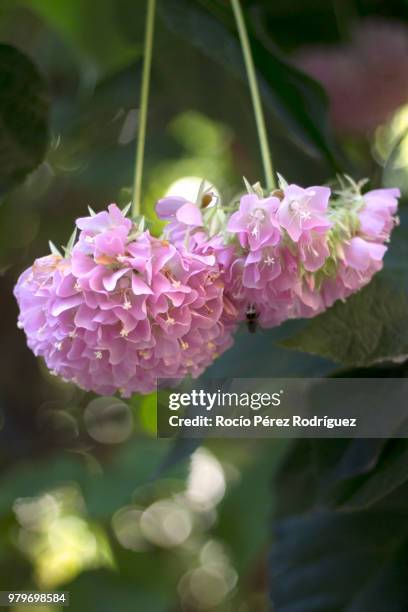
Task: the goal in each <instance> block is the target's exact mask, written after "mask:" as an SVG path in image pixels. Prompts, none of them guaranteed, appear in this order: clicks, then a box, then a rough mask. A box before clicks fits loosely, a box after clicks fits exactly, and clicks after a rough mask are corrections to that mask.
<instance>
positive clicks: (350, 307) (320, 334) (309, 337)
mask: <svg viewBox="0 0 408 612" xmlns="http://www.w3.org/2000/svg"><path fill="white" fill-rule="evenodd" d="M282 346H284V347H286V348H292V349H296V350H300V351H306V352H308V353H312V354H314V355H321V356H322V357H326V358H328V359H332V360H333V361H338V362H340V363H343V364H345V365H348V366H368V365H371V364H373V363H376V362H379V361H385V360H387V359H393V358H395V357H399V356H402V355H407V354H408V301H407V297H406V294H405V293H404V292H403V291H398V290H397V289H396V288H395V287H393V286H392V285H390V284H389V283H388V282H386V280H384V279H382V278H378V279H374V280H373V281H372V282H371V283H370V284H369V285H368V286H367V287H365V288H364V289H363V290H361V291H359V292H358V293H356V294H355V295H352V296H351V297H350V298H348V300H347V301H346V302H345V303H343V302H336V304H334V306H332V307H331V308H329V310H327V311H326V312H325V313H323V314H322V315H320V316H318V317H316V318H315V319H312V320H311V321H310V322H309V323H308V324H307V325H306V327H305V328H304V329H302V330H301V331H300V332H299V333H297V334H296V335H294V336H292V337H290V338H287V339H286V340H284V341H283V342H282Z"/></svg>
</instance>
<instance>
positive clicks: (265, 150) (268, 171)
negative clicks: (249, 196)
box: [231, 0, 276, 190]
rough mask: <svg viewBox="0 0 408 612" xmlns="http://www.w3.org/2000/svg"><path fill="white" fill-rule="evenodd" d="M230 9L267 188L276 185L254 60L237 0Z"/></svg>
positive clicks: (232, 1)
mask: <svg viewBox="0 0 408 612" xmlns="http://www.w3.org/2000/svg"><path fill="white" fill-rule="evenodd" d="M231 4H232V10H233V12H234V16H235V21H236V24H237V29H238V34H239V39H240V42H241V48H242V53H243V55H244V61H245V68H246V72H247V77H248V83H249V89H250V91H251V97H252V105H253V108H254V115H255V121H256V129H257V131H258V138H259V145H260V149H261V157H262V163H263V168H264V174H265V182H266V188H267V189H268V190H271V189H274V188H275V187H276V182H275V177H274V173H273V167H272V158H271V153H270V150H269V145H268V135H267V132H266V126H265V116H264V113H263V109H262V103H261V96H260V94H259V87H258V82H257V78H256V72H255V66H254V60H253V58H252V53H251V46H250V44H249V38H248V32H247V29H246V25H245V20H244V15H243V13H242V8H241V4H240V1H239V0H231Z"/></svg>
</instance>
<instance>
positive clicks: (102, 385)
mask: <svg viewBox="0 0 408 612" xmlns="http://www.w3.org/2000/svg"><path fill="white" fill-rule="evenodd" d="M77 225H78V227H79V228H80V229H81V233H80V235H79V240H78V242H77V244H76V245H75V246H74V247H73V249H72V252H71V253H70V254H69V256H68V257H66V258H63V257H60V256H56V255H50V256H47V257H43V258H41V259H39V260H37V261H36V262H35V263H34V265H33V266H32V267H31V268H29V269H28V270H26V271H25V272H24V273H23V274H22V275H21V277H20V279H19V281H18V283H17V285H16V288H15V296H16V298H17V301H18V303H19V306H20V315H19V326H20V327H21V328H22V329H24V331H25V332H26V334H27V338H28V344H29V346H30V348H32V350H33V351H34V353H35V354H36V355H40V356H42V357H44V358H45V361H46V363H47V365H48V367H49V368H50V369H51V371H52V372H53V373H55V374H58V375H60V376H61V377H62V378H64V379H65V380H70V381H73V382H75V383H77V384H78V385H79V386H81V387H83V388H84V389H87V390H93V391H95V392H97V393H101V394H112V393H114V392H115V391H117V390H119V391H120V392H121V393H122V394H123V395H124V396H129V395H130V394H131V393H133V392H135V391H139V392H142V393H147V392H150V391H152V390H154V389H155V387H156V381H157V379H158V378H183V377H185V376H187V375H188V374H191V375H192V376H197V375H199V374H200V373H201V372H202V371H203V370H204V369H205V368H206V367H207V366H208V365H209V364H210V363H212V361H213V360H214V358H215V357H216V356H217V355H219V354H220V353H222V352H224V351H225V350H226V349H227V348H228V347H229V346H230V345H231V342H232V339H231V333H232V331H233V329H234V327H235V321H233V320H232V317H231V316H230V314H229V312H228V308H227V311H226V312H225V311H224V296H223V286H222V283H221V281H220V279H219V272H218V269H217V266H216V262H215V259H214V257H213V256H211V255H209V256H199V255H196V254H193V253H190V252H187V251H186V250H184V249H183V248H182V247H180V246H178V247H176V246H175V245H173V244H170V243H169V242H168V241H165V240H159V239H157V238H154V237H153V236H151V235H150V234H149V232H147V231H142V232H137V231H136V233H135V234H132V231H133V230H134V229H135V228H134V226H133V224H132V223H131V221H130V220H129V219H126V218H125V217H124V216H123V215H122V213H121V211H120V210H119V209H118V208H117V207H116V206H115V205H111V206H109V209H108V212H106V211H104V212H102V213H99V214H97V215H95V216H91V217H87V218H83V219H79V220H78V221H77Z"/></svg>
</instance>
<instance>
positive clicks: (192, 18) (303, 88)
mask: <svg viewBox="0 0 408 612" xmlns="http://www.w3.org/2000/svg"><path fill="white" fill-rule="evenodd" d="M159 14H160V15H161V17H162V19H163V21H164V22H165V24H166V25H167V27H168V28H169V29H170V30H172V31H173V32H174V33H175V34H177V35H179V36H181V37H183V38H185V39H187V41H188V42H189V43H191V45H193V46H195V47H196V48H197V49H198V50H199V51H200V52H202V53H203V54H204V55H206V56H208V57H209V58H211V59H212V60H214V61H215V62H217V63H219V64H221V65H222V66H223V67H224V68H225V69H226V70H228V71H229V72H231V73H233V74H234V75H235V76H236V77H237V78H239V79H241V80H242V81H245V82H246V75H245V70H244V64H243V59H242V53H241V49H240V47H239V44H238V40H237V38H236V36H235V35H234V34H232V33H231V32H230V31H229V29H228V28H227V27H226V26H224V25H223V23H222V22H221V21H220V20H218V19H216V18H215V17H213V15H212V14H211V13H210V12H208V11H204V10H202V9H201V8H199V7H198V6H194V3H193V2H189V1H187V0H165V1H162V2H160V3H159ZM251 47H252V51H253V55H254V61H255V64H256V68H257V71H258V76H259V77H260V85H261V88H262V93H263V96H264V103H265V104H266V106H267V108H268V110H269V111H270V112H271V114H272V115H273V116H274V117H275V119H276V120H278V121H280V122H283V123H284V125H285V126H287V128H288V135H289V137H291V138H292V139H293V140H294V141H295V142H297V144H298V145H299V146H301V147H303V148H305V149H306V150H307V151H308V152H309V153H312V154H314V155H316V153H317V154H320V155H322V156H323V157H324V158H325V159H326V161H327V162H328V163H329V164H330V165H331V166H333V167H339V162H338V161H337V160H338V157H339V155H338V152H337V149H336V145H335V142H334V139H333V137H332V135H331V133H330V129H329V127H328V122H327V99H326V95H325V93H324V92H323V89H322V88H321V87H320V85H318V84H317V83H316V82H315V81H314V80H313V79H311V78H310V77H308V76H307V75H305V74H303V73H302V72H301V71H299V70H298V69H296V68H294V67H293V66H292V65H290V64H289V63H288V62H286V61H285V60H284V59H283V58H282V57H280V55H279V53H278V51H277V50H276V49H274V48H270V49H269V48H268V49H266V48H265V46H264V45H263V43H262V42H261V41H260V40H259V39H258V38H256V37H255V35H252V36H251ZM248 95H249V94H248ZM231 103H232V104H233V101H231Z"/></svg>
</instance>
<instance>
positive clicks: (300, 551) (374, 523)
mask: <svg viewBox="0 0 408 612" xmlns="http://www.w3.org/2000/svg"><path fill="white" fill-rule="evenodd" d="M384 442H385V441H379V440H352V441H349V440H299V441H298V442H296V443H295V444H294V446H293V447H292V450H291V452H290V453H289V455H288V457H287V459H286V461H285V463H284V464H283V465H282V467H281V469H280V471H279V477H278V478H277V480H276V482H275V495H276V498H277V499H278V503H279V512H278V513H277V514H278V518H277V520H276V522H275V523H274V524H273V534H274V540H273V545H272V554H271V557H270V562H271V565H270V579H271V589H270V591H271V598H272V601H273V605H274V610H276V612H328V611H330V612H366V611H367V610H376V611H377V610H378V612H382V611H383V610H384V612H385V610H393V612H403V611H404V610H406V609H407V605H408V592H407V590H406V588H405V581H404V579H403V576H402V573H401V567H402V566H405V564H406V563H407V561H408V540H407V536H408V528H407V526H406V513H407V510H408V497H407V491H408V489H407V485H406V481H407V476H406V473H407V469H406V468H407V465H406V462H407V444H406V441H405V440H399V441H393V442H389V443H388V444H385V445H384ZM346 480H348V481H349V484H350V486H352V489H351V490H352V491H353V493H352V495H351V496H350V497H349V498H348V499H347V500H346V502H344V503H340V505H333V503H332V500H330V499H328V495H327V494H328V492H330V491H331V490H333V489H335V488H336V487H337V486H338V484H339V482H343V484H344V482H345V481H346ZM329 497H330V496H329Z"/></svg>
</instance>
